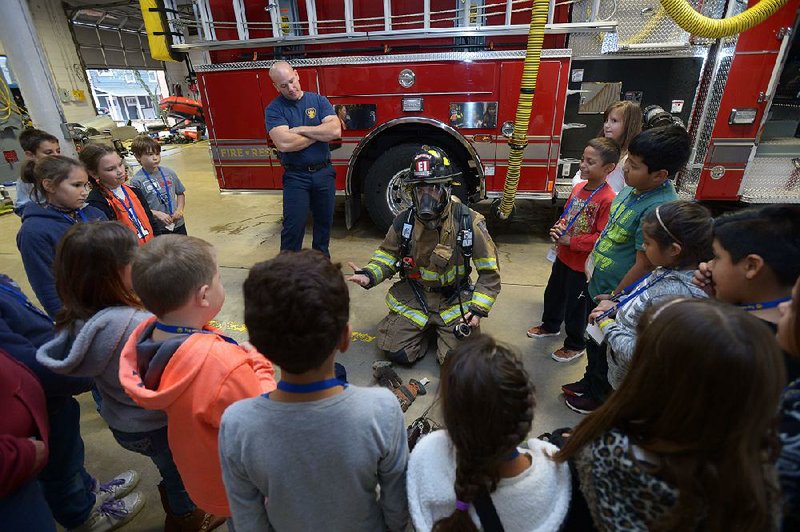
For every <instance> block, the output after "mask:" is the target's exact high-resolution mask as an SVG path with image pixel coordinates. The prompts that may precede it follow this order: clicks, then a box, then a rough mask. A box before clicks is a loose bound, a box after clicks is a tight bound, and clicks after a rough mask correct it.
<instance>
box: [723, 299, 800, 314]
mask: <svg viewBox="0 0 800 532" xmlns="http://www.w3.org/2000/svg"><path fill="white" fill-rule="evenodd" d="M791 299H792V296H788V297H782V298H780V299H773V300H772V301H763V302H761V303H746V304H743V305H736V306H737V307H739V308H740V309H742V310H744V311H746V312H752V311H754V310H764V309H768V308H775V307H777V306H778V305H780V304H781V303H785V302H787V301H791Z"/></svg>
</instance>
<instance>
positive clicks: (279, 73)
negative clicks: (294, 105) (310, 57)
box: [269, 61, 303, 101]
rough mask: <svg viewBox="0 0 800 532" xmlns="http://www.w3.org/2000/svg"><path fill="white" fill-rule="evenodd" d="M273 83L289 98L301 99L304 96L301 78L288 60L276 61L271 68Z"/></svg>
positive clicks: (282, 94) (270, 73) (270, 74)
mask: <svg viewBox="0 0 800 532" xmlns="http://www.w3.org/2000/svg"><path fill="white" fill-rule="evenodd" d="M269 77H270V79H271V80H272V85H273V86H274V87H275V88H276V89H277V90H278V92H279V93H281V96H283V97H284V98H286V99H287V100H293V101H294V100H299V99H300V98H302V97H303V90H302V89H301V88H300V78H299V76H298V75H297V71H296V70H295V69H294V68H292V66H291V65H290V64H289V63H287V62H286V61H276V62H275V63H273V64H272V66H271V67H270V68H269Z"/></svg>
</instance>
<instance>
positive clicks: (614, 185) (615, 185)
mask: <svg viewBox="0 0 800 532" xmlns="http://www.w3.org/2000/svg"><path fill="white" fill-rule="evenodd" d="M627 158H628V155H627V154H625V155H623V156H622V157H621V158H620V160H619V162H618V163H617V166H616V167H615V168H614V170H612V171H611V173H610V174H608V177H606V183H608V185H609V186H610V187H611V189H612V190H613V191H614V192H616V193H617V194H619V191H620V190H622V189H623V187H624V186H625V173H624V172H623V170H622V167H623V165H624V164H625V159H627ZM581 181H586V180H585V179H583V178H582V177H581V171H580V169H579V170H578V171H577V172H575V176H574V177H573V178H572V186H573V187H574V186H575V185H577V184H578V183H580V182H581Z"/></svg>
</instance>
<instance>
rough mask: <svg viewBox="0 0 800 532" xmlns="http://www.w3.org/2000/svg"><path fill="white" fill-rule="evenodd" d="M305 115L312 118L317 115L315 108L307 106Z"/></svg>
mask: <svg viewBox="0 0 800 532" xmlns="http://www.w3.org/2000/svg"><path fill="white" fill-rule="evenodd" d="M306 116H307V117H309V118H314V117H315V116H317V110H316V109H315V108H314V107H309V108H308V109H306Z"/></svg>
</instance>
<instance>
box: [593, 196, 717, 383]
mask: <svg viewBox="0 0 800 532" xmlns="http://www.w3.org/2000/svg"><path fill="white" fill-rule="evenodd" d="M712 226H713V220H712V218H711V214H710V213H709V212H708V210H707V209H706V208H705V207H703V206H702V205H700V204H698V203H693V202H690V201H673V202H670V203H665V204H663V205H659V206H658V207H656V208H655V209H653V210H652V211H650V212H649V213H647V214H646V215H645V217H644V218H643V220H642V233H643V236H644V251H645V254H646V255H647V259H648V260H649V261H650V262H651V263H652V264H653V266H655V267H656V269H655V270H654V271H653V272H652V273H650V274H648V275H647V276H646V277H644V278H642V279H640V280H639V281H638V282H637V284H636V285H635V286H632V287H629V288H628V289H626V290H625V293H622V294H616V295H613V297H612V299H611V300H606V301H601V302H600V304H599V305H598V306H597V308H595V310H594V311H593V312H592V313H591V314H590V316H589V321H590V322H594V323H595V324H596V325H597V326H598V327H599V328H600V330H601V331H602V333H603V334H604V335H605V339H606V340H607V341H608V345H609V347H610V350H609V352H608V354H607V358H608V382H609V384H611V387H612V388H614V389H615V390H616V389H617V388H619V386H620V384H622V380H623V379H624V378H625V375H626V374H627V373H628V367H629V366H630V363H631V359H632V357H633V352H634V350H635V349H636V326H637V324H638V323H639V319H640V318H641V316H642V314H643V313H644V311H645V310H647V309H648V308H649V307H651V306H652V305H654V304H656V303H658V302H660V301H663V300H664V299H670V298H675V297H689V298H691V297H706V294H705V292H703V290H702V289H700V288H699V287H697V286H696V285H695V284H694V283H692V278H693V277H694V270H696V269H697V265H698V264H699V263H700V262H702V261H704V260H706V259H708V257H710V255H711V240H712Z"/></svg>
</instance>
